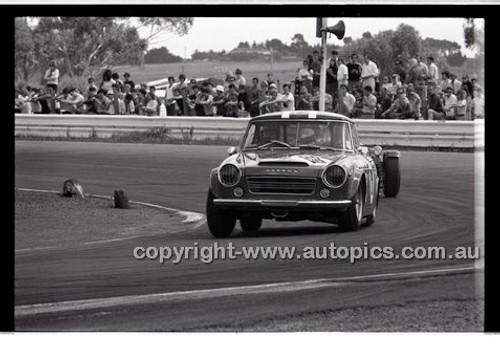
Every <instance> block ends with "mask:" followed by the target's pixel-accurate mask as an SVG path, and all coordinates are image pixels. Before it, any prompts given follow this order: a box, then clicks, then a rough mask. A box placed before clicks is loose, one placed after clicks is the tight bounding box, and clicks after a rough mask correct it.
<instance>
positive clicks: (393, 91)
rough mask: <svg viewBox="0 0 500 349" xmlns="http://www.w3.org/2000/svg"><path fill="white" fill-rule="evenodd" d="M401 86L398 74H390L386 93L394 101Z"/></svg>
mask: <svg viewBox="0 0 500 349" xmlns="http://www.w3.org/2000/svg"><path fill="white" fill-rule="evenodd" d="M402 86H403V84H402V83H401V80H400V79H399V75H398V74H392V76H391V83H390V85H389V86H388V88H387V93H388V94H389V96H390V97H391V98H392V99H393V100H394V99H395V96H396V95H397V92H398V89H399V88H401V87H402Z"/></svg>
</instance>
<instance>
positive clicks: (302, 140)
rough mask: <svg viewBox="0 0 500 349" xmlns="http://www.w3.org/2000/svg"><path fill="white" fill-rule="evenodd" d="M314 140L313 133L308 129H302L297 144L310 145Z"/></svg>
mask: <svg viewBox="0 0 500 349" xmlns="http://www.w3.org/2000/svg"><path fill="white" fill-rule="evenodd" d="M315 140H316V137H315V132H314V130H313V129H312V128H310V127H303V128H301V129H300V133H299V144H312V143H314V142H315Z"/></svg>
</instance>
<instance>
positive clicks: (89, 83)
mask: <svg viewBox="0 0 500 349" xmlns="http://www.w3.org/2000/svg"><path fill="white" fill-rule="evenodd" d="M87 84H88V86H87V92H88V91H89V90H90V88H91V87H93V88H94V89H95V90H96V91H97V85H96V84H95V80H94V78H92V77H90V78H88V79H87Z"/></svg>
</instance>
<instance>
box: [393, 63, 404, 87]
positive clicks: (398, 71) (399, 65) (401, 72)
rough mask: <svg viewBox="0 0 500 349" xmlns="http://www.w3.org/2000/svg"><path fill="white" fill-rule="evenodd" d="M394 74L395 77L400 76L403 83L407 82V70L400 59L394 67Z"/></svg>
mask: <svg viewBox="0 0 500 349" xmlns="http://www.w3.org/2000/svg"><path fill="white" fill-rule="evenodd" d="M392 73H393V75H394V74H398V75H399V78H400V81H401V83H404V82H406V71H405V68H404V67H403V62H402V61H401V60H399V59H398V60H397V61H396V66H395V67H394V69H393V72H392Z"/></svg>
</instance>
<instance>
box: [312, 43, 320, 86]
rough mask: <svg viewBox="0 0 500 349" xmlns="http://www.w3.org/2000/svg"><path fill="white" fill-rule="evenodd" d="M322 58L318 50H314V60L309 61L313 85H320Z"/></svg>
mask: <svg viewBox="0 0 500 349" xmlns="http://www.w3.org/2000/svg"><path fill="white" fill-rule="evenodd" d="M321 60H322V58H321V57H320V55H319V51H318V50H314V51H313V55H312V60H311V62H310V63H309V69H310V70H312V74H313V80H312V85H313V87H314V86H319V78H320V75H321Z"/></svg>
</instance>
